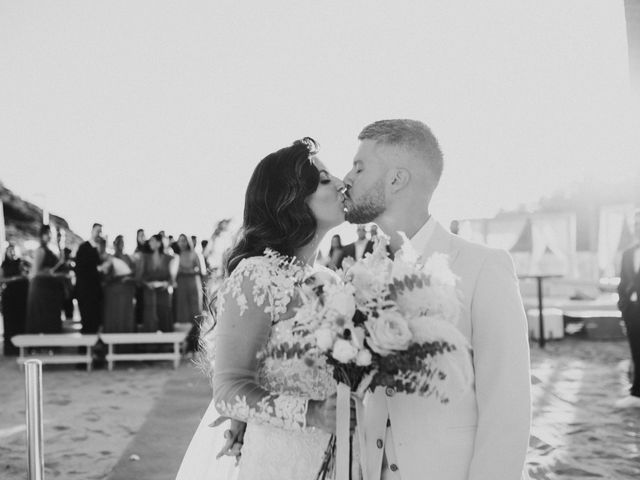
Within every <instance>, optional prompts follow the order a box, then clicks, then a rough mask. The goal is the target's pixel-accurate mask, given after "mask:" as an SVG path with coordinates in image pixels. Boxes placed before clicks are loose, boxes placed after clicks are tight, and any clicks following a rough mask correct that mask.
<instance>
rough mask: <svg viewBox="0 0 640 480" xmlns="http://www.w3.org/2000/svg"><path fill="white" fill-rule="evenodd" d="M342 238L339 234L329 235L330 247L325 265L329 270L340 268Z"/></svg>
mask: <svg viewBox="0 0 640 480" xmlns="http://www.w3.org/2000/svg"><path fill="white" fill-rule="evenodd" d="M342 254H343V247H342V239H341V238H340V235H334V236H333V237H331V247H330V248H329V260H328V262H327V267H328V268H330V269H331V270H338V269H340V268H342Z"/></svg>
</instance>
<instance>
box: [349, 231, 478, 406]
mask: <svg viewBox="0 0 640 480" xmlns="http://www.w3.org/2000/svg"><path fill="white" fill-rule="evenodd" d="M345 280H346V281H347V282H348V283H347V284H348V285H350V286H351V287H352V288H353V289H354V300H355V303H356V309H357V311H358V315H356V316H355V317H354V326H355V328H362V329H364V344H365V345H366V347H367V348H368V349H369V351H370V353H371V365H370V367H369V371H368V372H367V373H368V376H367V377H368V379H369V380H370V382H369V385H368V386H369V387H370V388H372V389H375V387H377V386H384V387H392V388H394V389H395V391H397V392H404V393H411V394H418V395H421V396H432V395H433V396H435V397H436V398H437V399H438V400H439V401H440V402H442V403H448V402H449V401H450V400H451V399H455V398H456V397H458V396H461V395H462V394H463V393H464V392H465V391H466V390H468V389H469V388H470V387H471V384H472V378H473V376H472V375H473V371H472V364H471V355H470V347H469V344H468V342H467V340H466V338H465V337H464V336H463V335H462V333H461V332H460V331H459V330H458V329H457V327H456V325H457V323H458V320H459V317H460V313H461V308H462V305H461V301H460V298H459V295H458V290H457V288H456V277H455V275H454V274H453V272H452V271H451V269H450V268H449V264H448V258H447V256H446V255H443V254H439V253H435V254H433V255H432V256H431V257H430V258H428V259H426V261H425V262H421V261H420V260H419V257H418V254H417V252H416V251H415V250H414V249H413V248H412V246H411V243H410V242H409V240H408V239H407V238H406V237H405V238H404V245H403V247H402V248H401V249H400V250H399V251H398V252H397V254H396V256H395V258H394V259H393V260H392V259H391V258H389V256H388V254H387V240H386V239H385V238H384V237H383V238H382V239H381V240H380V241H379V242H378V244H377V245H376V247H375V249H374V251H373V253H372V254H370V255H368V256H366V257H365V258H363V259H361V260H359V261H357V262H355V263H353V264H352V265H350V266H347V268H346V269H345ZM360 388H362V385H360Z"/></svg>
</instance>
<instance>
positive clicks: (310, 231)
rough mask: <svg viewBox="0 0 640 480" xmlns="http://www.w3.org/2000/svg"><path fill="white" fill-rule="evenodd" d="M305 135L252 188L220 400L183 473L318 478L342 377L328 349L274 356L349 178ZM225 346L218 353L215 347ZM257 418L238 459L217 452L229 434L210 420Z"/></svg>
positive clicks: (215, 338)
mask: <svg viewBox="0 0 640 480" xmlns="http://www.w3.org/2000/svg"><path fill="white" fill-rule="evenodd" d="M316 151H317V145H316V143H315V142H314V140H312V139H311V138H304V139H302V140H298V141H296V142H294V143H293V145H291V146H290V147H286V148H283V149H281V150H278V151H277V152H274V153H272V154H270V155H268V156H267V157H265V158H264V159H263V160H262V161H261V162H260V163H259V164H258V166H257V167H256V169H255V171H254V172H253V175H252V177H251V180H250V182H249V185H248V187H247V192H246V196H245V207H244V221H243V226H242V230H241V232H240V235H239V238H238V240H237V242H236V244H235V246H234V247H233V248H232V249H231V251H230V252H229V254H228V255H227V258H226V264H225V270H226V279H225V281H224V283H223V284H222V286H221V288H220V290H219V291H218V295H217V302H216V319H215V320H216V323H215V327H214V328H213V329H212V330H210V332H209V333H207V334H205V335H204V337H205V343H206V344H207V345H208V347H207V354H208V355H209V360H210V362H209V363H210V365H211V370H212V383H213V400H212V401H211V404H210V406H209V409H208V410H207V412H206V413H205V415H204V418H203V419H202V421H201V423H200V426H199V427H198V429H197V431H196V433H195V435H194V437H193V439H192V441H191V444H190V445H189V448H188V450H187V453H186V455H185V457H184V459H183V461H182V465H181V467H180V471H179V472H178V476H177V480H216V479H223V478H225V479H226V478H237V479H238V480H258V479H261V480H270V479H273V480H276V479H277V480H287V479H290V480H294V479H295V480H300V479H309V480H313V479H315V478H316V475H317V473H318V471H319V470H320V468H321V465H322V462H323V460H324V453H325V451H326V449H327V445H328V443H329V440H330V435H331V434H332V433H334V431H335V405H336V403H335V391H336V386H335V382H334V380H333V377H332V372H331V370H330V367H329V366H328V365H326V363H324V361H323V359H322V358H318V359H317V361H315V362H309V361H308V358H307V361H306V362H305V361H303V360H302V359H300V358H293V359H291V358H289V359H286V358H282V359H274V358H273V357H269V358H267V359H264V358H263V357H261V356H260V353H261V352H264V351H265V349H266V348H268V347H269V346H273V342H275V338H277V337H279V336H281V335H286V334H287V331H289V329H290V327H291V322H290V321H291V319H292V317H293V315H294V314H295V310H296V307H297V306H299V305H300V298H301V297H300V292H301V288H302V286H303V282H304V281H305V279H308V278H309V277H310V276H311V275H312V274H313V272H314V265H313V264H314V261H315V259H316V256H317V251H318V246H319V244H320V241H321V240H322V238H323V237H324V236H325V234H326V233H327V232H328V231H329V230H330V229H331V228H333V227H335V226H337V225H339V224H340V223H342V222H343V221H344V207H343V196H342V194H341V193H340V191H341V189H342V187H343V184H342V182H341V181H340V180H338V179H337V178H335V177H333V176H332V175H330V174H329V172H328V171H327V170H326V168H325V167H324V166H323V164H322V163H321V162H320V161H319V160H318V158H317V156H316ZM214 352H215V353H214ZM220 415H222V416H226V417H229V418H231V419H234V420H235V421H241V422H246V423H247V428H246V432H245V434H244V445H243V446H242V456H241V457H240V461H239V464H238V466H237V468H236V467H235V465H234V463H235V461H234V460H232V459H231V458H230V457H224V458H222V459H220V460H216V459H215V454H216V452H217V451H218V450H219V449H220V447H221V442H224V436H223V434H222V433H221V432H220V431H219V429H217V428H212V427H210V426H209V425H210V424H211V423H212V422H213V421H214V420H215V419H216V418H217V417H218V416H220Z"/></svg>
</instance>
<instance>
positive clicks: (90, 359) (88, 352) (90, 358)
mask: <svg viewBox="0 0 640 480" xmlns="http://www.w3.org/2000/svg"><path fill="white" fill-rule="evenodd" d="M92 352H93V348H92V347H91V346H90V345H87V348H86V357H87V360H86V362H87V372H90V371H91V363H92V362H93V355H92Z"/></svg>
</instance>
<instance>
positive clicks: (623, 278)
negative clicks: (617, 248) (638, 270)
mask: <svg viewBox="0 0 640 480" xmlns="http://www.w3.org/2000/svg"><path fill="white" fill-rule="evenodd" d="M629 252H633V251H630V250H627V251H626V252H624V253H623V254H622V261H621V262H620V283H619V284H618V308H619V309H620V311H621V312H623V313H624V311H625V310H626V308H627V306H628V305H629V298H630V294H629V290H630V288H629V287H630V285H631V283H632V281H633V280H632V279H631V278H629V275H628V271H627V268H625V267H626V265H627V262H628V261H629V256H630V255H629ZM631 258H632V259H631V261H633V257H631Z"/></svg>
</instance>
